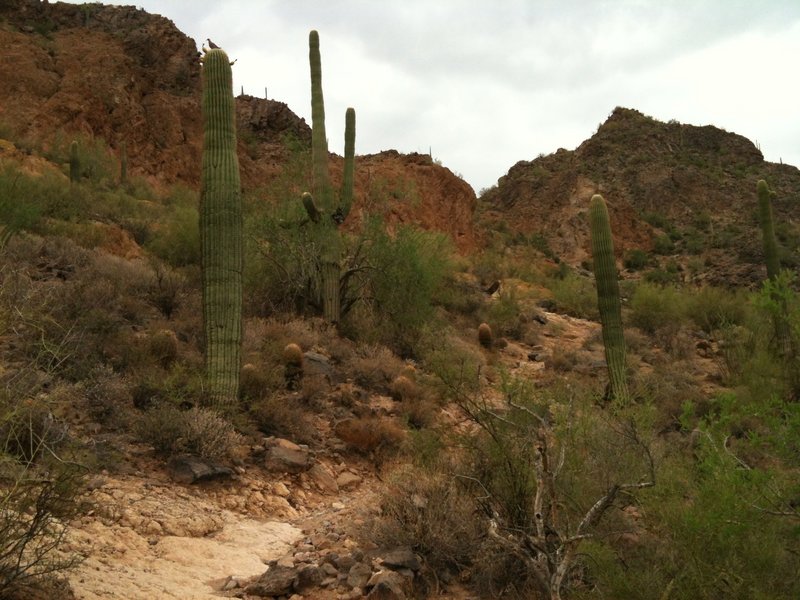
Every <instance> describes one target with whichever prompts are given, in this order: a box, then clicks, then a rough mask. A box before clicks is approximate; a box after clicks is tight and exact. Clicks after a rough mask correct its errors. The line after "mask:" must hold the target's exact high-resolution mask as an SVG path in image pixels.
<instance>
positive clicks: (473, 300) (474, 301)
mask: <svg viewBox="0 0 800 600" xmlns="http://www.w3.org/2000/svg"><path fill="white" fill-rule="evenodd" d="M432 300H433V303H434V304H435V305H437V306H441V307H442V308H444V309H445V310H446V311H448V312H451V313H458V314H462V315H474V314H475V313H476V312H477V311H478V309H480V308H481V306H483V304H484V303H485V301H486V295H485V294H484V293H483V291H481V289H480V288H479V287H478V286H477V285H475V284H474V283H472V282H470V281H466V280H465V279H464V278H463V277H462V276H461V274H455V273H450V274H448V275H446V276H445V277H444V278H443V279H442V284H441V285H440V286H439V288H438V289H437V291H436V293H435V294H434V296H433V299H432Z"/></svg>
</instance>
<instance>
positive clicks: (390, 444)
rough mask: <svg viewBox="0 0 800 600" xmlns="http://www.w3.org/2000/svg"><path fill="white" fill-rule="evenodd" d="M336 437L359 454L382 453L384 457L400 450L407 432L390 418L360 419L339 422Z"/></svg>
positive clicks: (368, 417) (336, 427)
mask: <svg viewBox="0 0 800 600" xmlns="http://www.w3.org/2000/svg"><path fill="white" fill-rule="evenodd" d="M334 432H335V433H336V437H338V438H339V439H340V440H342V441H343V442H345V443H346V444H347V445H348V446H349V447H350V448H353V449H355V450H358V451H359V452H364V453H371V452H375V451H380V453H381V454H382V455H383V456H386V455H388V454H392V453H394V452H396V451H397V450H399V449H400V446H401V445H402V443H403V442H404V441H405V439H406V431H405V430H404V429H403V428H402V427H401V426H400V425H399V424H398V423H397V422H396V421H394V420H392V419H390V418H388V417H372V416H367V417H358V418H355V419H345V420H343V421H339V422H338V423H337V424H336V426H335V427H334Z"/></svg>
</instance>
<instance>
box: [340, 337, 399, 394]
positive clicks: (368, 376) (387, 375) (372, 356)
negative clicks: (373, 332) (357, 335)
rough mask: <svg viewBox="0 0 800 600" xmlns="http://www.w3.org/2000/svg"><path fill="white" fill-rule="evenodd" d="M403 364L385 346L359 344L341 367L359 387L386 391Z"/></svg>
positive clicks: (381, 391) (380, 391)
mask: <svg viewBox="0 0 800 600" xmlns="http://www.w3.org/2000/svg"><path fill="white" fill-rule="evenodd" d="M403 366H404V363H403V361H402V360H400V358H398V357H397V355H395V354H394V353H393V352H392V351H391V350H389V349H388V348H387V347H386V346H381V345H379V344H360V345H359V346H357V347H356V351H355V354H354V355H353V356H352V358H351V359H350V360H349V361H348V362H347V363H345V364H344V365H343V368H344V370H345V372H346V373H347V374H348V376H349V377H351V378H352V379H353V380H354V381H355V382H356V383H357V384H358V385H360V386H361V387H363V388H365V389H367V390H371V391H376V392H379V393H387V392H388V391H389V387H390V384H391V383H392V381H393V380H394V379H395V377H397V376H398V375H399V374H400V371H401V370H402V369H403Z"/></svg>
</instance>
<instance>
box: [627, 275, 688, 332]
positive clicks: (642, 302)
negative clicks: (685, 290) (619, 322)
mask: <svg viewBox="0 0 800 600" xmlns="http://www.w3.org/2000/svg"><path fill="white" fill-rule="evenodd" d="M630 307H631V314H630V320H631V324H632V325H634V326H636V327H638V328H639V329H642V330H643V331H645V332H647V333H649V334H654V333H656V332H657V331H659V330H660V329H663V328H667V327H670V326H675V325H679V324H680V323H681V322H682V321H683V320H684V319H685V296H684V295H683V294H682V293H681V292H679V291H678V290H677V289H676V288H674V287H671V286H658V285H653V284H651V283H641V284H639V285H638V286H636V291H635V292H634V294H633V297H632V298H631V303H630Z"/></svg>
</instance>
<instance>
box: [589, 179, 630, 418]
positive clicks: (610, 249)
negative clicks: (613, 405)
mask: <svg viewBox="0 0 800 600" xmlns="http://www.w3.org/2000/svg"><path fill="white" fill-rule="evenodd" d="M589 222H590V225H591V236H592V259H593V261H594V277H595V281H596V283H597V307H598V309H599V311H600V323H601V324H602V327H603V345H604V346H605V352H606V364H607V365H608V379H609V395H610V397H611V399H613V400H616V401H620V402H626V401H627V400H628V383H627V379H626V374H625V338H624V336H623V329H622V306H621V304H620V300H619V281H618V280H617V266H616V262H615V259H614V241H613V239H612V237H611V224H610V222H609V218H608V209H607V208H606V203H605V200H603V197H602V196H600V195H599V194H595V195H594V196H592V200H591V203H590V205H589Z"/></svg>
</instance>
